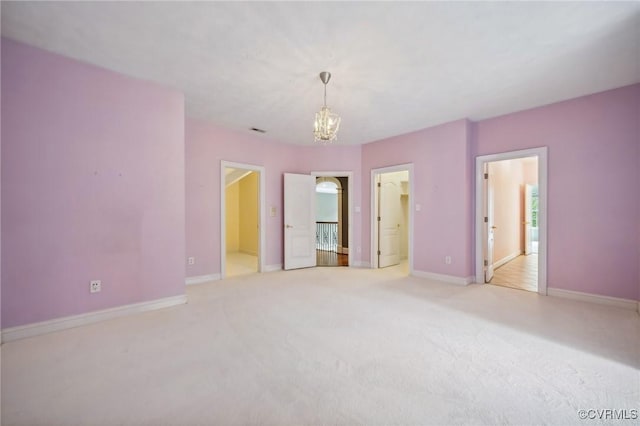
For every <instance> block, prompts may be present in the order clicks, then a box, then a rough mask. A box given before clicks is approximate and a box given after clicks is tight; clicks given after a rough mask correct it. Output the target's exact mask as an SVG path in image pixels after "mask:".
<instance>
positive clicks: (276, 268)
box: [264, 263, 282, 272]
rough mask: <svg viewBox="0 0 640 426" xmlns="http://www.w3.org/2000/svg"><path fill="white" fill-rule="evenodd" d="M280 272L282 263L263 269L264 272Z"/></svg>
mask: <svg viewBox="0 0 640 426" xmlns="http://www.w3.org/2000/svg"><path fill="white" fill-rule="evenodd" d="M275 271H282V263H276V264H273V265H267V266H265V267H264V272H275Z"/></svg>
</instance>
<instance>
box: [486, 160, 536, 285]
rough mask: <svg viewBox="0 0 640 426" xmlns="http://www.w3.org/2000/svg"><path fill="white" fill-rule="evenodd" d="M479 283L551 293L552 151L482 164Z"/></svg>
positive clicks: (487, 161) (488, 161)
mask: <svg viewBox="0 0 640 426" xmlns="http://www.w3.org/2000/svg"><path fill="white" fill-rule="evenodd" d="M476 179H477V182H476V282H480V283H490V284H494V285H499V286H503V287H510V288H516V289H520V290H527V291H532V292H538V293H540V294H546V191H547V181H546V148H537V149H531V150H525V151H516V152H511V153H503V154H494V155H488V156H482V157H478V158H477V159H476Z"/></svg>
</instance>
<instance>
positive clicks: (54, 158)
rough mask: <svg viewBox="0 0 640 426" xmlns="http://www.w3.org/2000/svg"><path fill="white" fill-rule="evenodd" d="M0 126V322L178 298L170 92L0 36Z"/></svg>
mask: <svg viewBox="0 0 640 426" xmlns="http://www.w3.org/2000/svg"><path fill="white" fill-rule="evenodd" d="M2 121H3V123H2V124H3V125H2V150H3V152H2V209H3V211H2V229H3V233H2V292H3V296H4V297H3V298H2V305H3V306H2V326H3V327H13V326H18V325H22V324H28V323H33V322H39V321H44V320H48V319H52V318H57V317H63V316H67V315H73V314H81V313H86V312H90V311H94V310H99V309H104V308H110V307H114V306H120V305H126V304H130V303H136V302H142V301H149V300H154V299H159V298H163V297H168V296H175V295H179V294H182V293H184V271H185V265H184V263H185V250H184V247H185V241H184V203H185V199H184V99H183V95H182V94H181V93H179V92H177V91H174V90H168V89H165V88H162V87H159V86H157V85H155V84H151V83H147V82H143V81H139V80H134V79H131V78H128V77H125V76H122V75H118V74H115V73H113V72H110V71H106V70H103V69H99V68H96V67H93V66H90V65H87V64H83V63H79V62H76V61H73V60H70V59H67V58H64V57H61V56H59V55H54V54H51V53H47V52H44V51H42V50H39V49H35V48H32V47H28V46H25V45H22V44H19V43H16V42H13V41H11V40H7V39H2ZM92 279H100V280H102V292H101V293H97V294H90V293H89V281H90V280H92Z"/></svg>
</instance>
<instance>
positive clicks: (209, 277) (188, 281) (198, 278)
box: [184, 274, 220, 285]
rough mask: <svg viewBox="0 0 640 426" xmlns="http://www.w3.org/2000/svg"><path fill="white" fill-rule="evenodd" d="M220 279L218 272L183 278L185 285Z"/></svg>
mask: <svg viewBox="0 0 640 426" xmlns="http://www.w3.org/2000/svg"><path fill="white" fill-rule="evenodd" d="M219 279H220V274H209V275H199V276H195V277H187V279H186V280H184V283H185V284H186V285H194V284H202V283H208V282H209V281H217V280H219Z"/></svg>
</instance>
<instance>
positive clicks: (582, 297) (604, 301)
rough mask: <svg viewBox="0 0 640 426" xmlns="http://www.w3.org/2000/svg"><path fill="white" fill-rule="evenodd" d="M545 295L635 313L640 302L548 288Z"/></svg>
mask: <svg viewBox="0 0 640 426" xmlns="http://www.w3.org/2000/svg"><path fill="white" fill-rule="evenodd" d="M547 290H548V291H547V294H548V295H549V296H554V297H562V298H564V299H572V300H578V301H581V302H589V303H597V304H600V305H608V306H615V307H618V308H623V309H630V310H632V311H637V310H638V306H640V302H639V301H636V300H632V299H622V298H620V297H611V296H601V295H599V294H592V293H583V292H581V291H573V290H564V289H561V288H553V287H549V288H548V289H547Z"/></svg>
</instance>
